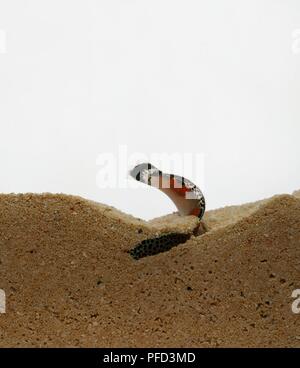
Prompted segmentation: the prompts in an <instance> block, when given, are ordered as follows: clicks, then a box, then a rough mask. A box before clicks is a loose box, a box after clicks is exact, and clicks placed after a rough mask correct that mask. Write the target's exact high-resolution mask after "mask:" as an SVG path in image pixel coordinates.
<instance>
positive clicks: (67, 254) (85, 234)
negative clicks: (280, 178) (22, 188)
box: [0, 191, 300, 347]
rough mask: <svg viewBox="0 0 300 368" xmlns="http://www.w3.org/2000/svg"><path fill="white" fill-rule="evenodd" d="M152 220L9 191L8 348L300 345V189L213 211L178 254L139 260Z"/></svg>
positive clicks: (187, 221) (169, 225) (70, 199)
mask: <svg viewBox="0 0 300 368" xmlns="http://www.w3.org/2000/svg"><path fill="white" fill-rule="evenodd" d="M196 224H197V219H195V218H194V217H193V216H190V217H179V216H178V215H177V214H170V215H168V216H164V217H162V218H159V219H155V220H153V221H150V222H146V221H143V220H139V219H136V218H134V217H132V216H129V215H126V214H123V213H121V212H120V211H118V210H116V209H114V208H112V207H108V206H105V205H101V204H97V203H95V202H91V201H87V200H85V199H82V198H79V197H74V196H68V195H63V194H61V195H53V194H43V195H37V194H25V195H13V194H11V195H0V249H1V251H0V288H1V289H3V290H4V291H5V293H6V313H5V314H0V346H1V347H15V346H26V347H40V346H41V347H44V346H47V347H53V346H59V347H72V346H80V347H258V346H259V347H287V346H289V347H300V314H294V313H293V312H292V309H291V306H292V302H293V299H292V298H291V294H292V292H293V290H295V289H300V193H299V191H298V192H295V193H294V195H279V196H275V197H272V198H270V199H267V200H264V201H260V202H256V203H252V204H246V205H243V206H232V207H227V208H223V209H219V210H214V211H208V212H207V213H206V214H205V217H204V220H203V223H202V225H201V228H202V230H201V231H200V232H199V234H202V235H198V236H192V237H191V239H190V240H188V241H187V242H186V243H185V244H183V245H179V246H177V247H175V248H172V249H171V250H170V251H168V252H165V253H160V254H158V255H155V256H151V257H145V258H143V259H141V260H138V261H135V260H134V259H132V258H131V257H130V255H129V254H128V253H127V251H128V250H129V249H131V248H132V247H133V246H134V245H136V244H137V243H138V242H140V241H141V240H143V239H145V238H148V237H152V236H155V235H158V234H161V233H162V232H168V231H179V232H190V231H192V229H193V228H194V227H195V225H196Z"/></svg>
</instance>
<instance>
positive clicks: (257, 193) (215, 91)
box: [0, 0, 300, 219]
mask: <svg viewBox="0 0 300 368" xmlns="http://www.w3.org/2000/svg"><path fill="white" fill-rule="evenodd" d="M0 29H1V30H2V35H3V32H4V33H5V35H6V45H5V52H2V53H0V170H1V171H0V192H5V193H9V192H47V191H49V192H64V193H71V194H78V195H81V196H83V197H86V198H90V199H94V200H97V201H99V202H102V203H106V204H109V205H113V206H115V207H117V208H119V209H121V210H123V211H125V212H127V213H131V214H133V215H135V216H139V217H142V218H146V219H148V218H152V217H155V216H158V215H162V214H165V213H168V212H171V211H173V210H174V209H175V208H174V206H173V204H172V203H171V202H170V201H169V199H168V198H167V197H165V196H164V195H163V194H162V193H160V192H158V191H157V190H155V189H153V188H148V187H145V188H143V187H142V186H140V187H139V189H134V188H127V189H124V188H105V189H101V188H99V186H97V174H98V173H99V170H100V166H99V165H97V158H99V155H101V154H103V153H109V152H111V153H112V154H114V155H115V157H117V153H118V150H119V146H120V145H127V147H128V155H129V156H130V155H132V154H133V153H144V154H146V155H151V154H152V153H158V154H159V153H168V154H173V153H178V154H183V153H189V152H190V153H194V154H196V153H198V154H201V155H203V156H204V169H203V170H201V172H202V174H203V175H201V178H200V183H199V175H198V176H197V173H195V170H190V168H183V169H182V170H181V172H176V173H177V174H182V175H185V176H186V177H187V178H189V179H191V180H192V181H194V182H195V181H196V183H197V184H201V186H202V189H203V191H204V193H205V196H206V200H207V204H208V208H216V207H220V206H223V205H228V204H239V203H243V202H246V201H253V200H257V199H261V198H264V197H268V196H271V195H273V194H277V193H283V192H285V193H290V192H292V191H293V190H295V189H299V188H300V144H299V136H300V103H299V102H300V101H299V98H300V50H299V53H298V48H297V47H295V42H297V40H295V39H293V34H294V35H295V30H296V31H297V29H300V2H299V0H285V1H283V0H244V1H241V0H226V1H224V0H212V1H201V0H187V1H183V0H181V1H178V0H151V1H150V0H147V1H146V0H138V1H132V0H119V1H116V0H109V1H108V0H93V1H92V0H81V1H78V0H76V1H75V0H68V1H67V0H51V1H50V0H47V1H45V0H44V1H41V0H27V1H26V0H18V1H17V0H14V1H11V0H0ZM293 32H294V33H293ZM296 34H297V32H296ZM2 38H3V37H2ZM2 46H3V45H2ZM2 51H3V50H2ZM100 157H101V156H100ZM149 157H150V156H149ZM125 164H126V163H125ZM153 164H156V162H153ZM122 165H124V164H122ZM128 166H129V165H128ZM161 166H162V167H161ZM167 166H168V163H167V162H166V163H165V164H164V163H163V164H162V165H160V168H161V169H164V170H167V169H168V168H167ZM129 168H130V167H126V170H125V172H126V171H127V170H128V169H129ZM112 172H113V175H120V173H119V174H118V171H116V169H114V168H112ZM120 172H121V171H120ZM122 175H123V174H122ZM124 175H125V174H124Z"/></svg>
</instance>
